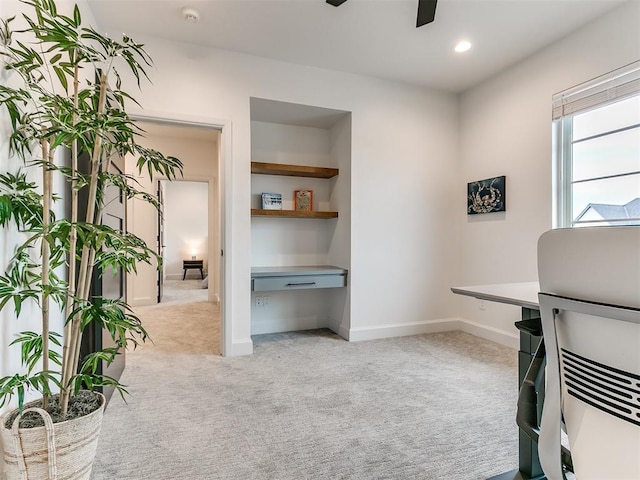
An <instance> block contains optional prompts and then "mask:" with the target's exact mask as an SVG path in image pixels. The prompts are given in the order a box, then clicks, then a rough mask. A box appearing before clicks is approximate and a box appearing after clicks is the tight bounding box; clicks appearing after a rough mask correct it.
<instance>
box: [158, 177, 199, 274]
mask: <svg viewBox="0 0 640 480" xmlns="http://www.w3.org/2000/svg"><path fill="white" fill-rule="evenodd" d="M208 203H209V185H208V183H206V182H189V181H184V180H178V181H172V182H166V183H165V197H164V219H165V224H164V240H165V245H166V248H165V254H164V260H165V270H164V275H165V278H166V279H174V280H175V279H178V280H180V279H182V274H183V270H182V261H183V260H188V259H190V258H191V256H192V253H194V252H195V256H196V259H198V260H204V262H203V263H204V273H205V275H206V274H207V267H208V259H209V221H208V217H209V214H208V211H209V209H208ZM194 274H197V275H198V276H199V275H200V272H198V271H197V270H190V271H188V272H187V275H189V278H195V277H194Z"/></svg>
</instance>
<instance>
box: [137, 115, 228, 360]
mask: <svg viewBox="0 0 640 480" xmlns="http://www.w3.org/2000/svg"><path fill="white" fill-rule="evenodd" d="M137 120H138V122H137V124H138V125H139V126H140V127H141V128H142V129H143V130H144V131H145V135H144V138H143V139H141V140H139V143H141V144H142V145H144V146H146V147H150V148H154V149H156V150H159V151H161V152H162V153H163V154H165V155H170V156H175V157H177V158H179V159H180V160H181V161H182V163H183V165H184V171H183V176H182V177H178V178H177V179H172V181H171V182H169V181H168V179H166V178H160V179H154V180H153V181H152V180H151V179H142V180H141V185H142V186H143V187H144V188H146V189H148V191H149V192H150V193H153V194H154V195H158V193H160V196H163V197H164V202H165V204H166V203H167V186H168V185H171V186H169V187H168V188H169V189H170V190H171V189H172V188H173V185H174V182H175V184H176V185H179V184H184V185H182V187H185V186H187V187H188V186H189V185H191V186H198V185H199V186H200V187H201V188H199V189H198V190H200V191H202V190H204V191H205V192H206V193H205V200H198V201H192V200H188V201H182V202H181V205H180V208H183V209H185V211H186V210H188V211H189V212H193V213H195V214H196V215H199V218H200V220H199V221H198V220H193V221H194V222H196V221H197V222H198V223H200V224H205V225H206V227H205V232H206V233H202V232H200V233H199V234H198V237H199V238H198V239H196V238H193V239H191V240H189V243H188V244H186V243H184V242H183V244H179V245H173V246H172V245H170V244H169V243H167V238H166V233H167V232H166V230H165V231H164V232H163V230H162V229H161V228H160V227H161V224H160V222H159V221H158V216H157V215H156V214H155V212H154V213H152V214H151V213H149V212H144V211H137V210H139V208H138V209H136V208H135V207H136V205H134V206H133V207H134V208H132V210H133V215H132V216H131V217H132V222H131V224H130V226H132V231H133V232H134V233H136V234H138V233H140V232H139V230H140V229H144V228H147V231H144V232H142V233H143V235H139V236H141V237H142V238H143V239H144V240H145V241H146V242H147V244H148V245H149V246H155V245H158V248H159V252H158V253H160V254H161V256H162V257H167V254H166V252H163V251H162V248H163V247H162V245H168V246H169V248H170V249H171V248H173V249H174V253H175V250H177V251H178V253H177V255H178V256H179V257H180V258H177V257H176V256H175V255H172V256H171V258H172V260H171V261H169V262H167V263H166V264H165V266H164V267H163V269H164V272H161V275H160V276H159V275H158V272H157V269H156V268H155V266H151V268H150V272H142V271H139V272H138V275H137V276H136V277H135V278H132V279H130V280H131V281H130V283H131V287H129V286H128V293H129V294H130V298H131V299H132V302H130V303H131V304H132V305H133V306H134V307H137V306H150V305H157V304H158V300H159V299H158V297H159V294H160V293H161V292H160V289H161V288H162V285H163V283H162V282H160V283H159V282H158V281H159V280H164V279H166V278H167V274H169V275H170V276H169V278H171V279H173V277H175V276H176V275H178V272H180V276H181V275H182V273H183V269H182V267H183V265H182V260H189V259H191V258H192V257H193V256H195V257H197V258H202V261H203V266H206V268H207V269H208V277H207V283H208V287H209V288H208V289H206V292H208V295H207V299H208V300H209V301H210V302H218V303H219V308H220V327H219V330H222V331H221V332H220V343H221V345H220V348H219V349H218V350H219V351H220V352H221V353H222V354H223V355H224V353H225V351H226V349H225V344H226V342H225V336H224V335H223V334H222V333H223V332H224V331H225V330H227V331H229V330H230V329H225V326H224V323H225V315H224V305H223V294H222V290H223V288H224V284H223V282H222V278H223V277H224V259H223V258H222V251H223V241H222V238H223V235H222V233H223V211H224V209H223V206H222V197H223V196H222V184H223V180H222V179H223V176H222V171H223V168H222V163H223V159H224V154H223V152H224V149H223V148H221V143H222V141H223V139H224V124H213V123H211V124H202V123H190V122H183V121H180V122H178V121H170V120H166V119H162V118H159V117H157V118H150V117H144V118H141V117H138V118H137ZM134 166H135V165H134ZM135 174H136V175H139V174H138V172H137V169H135ZM158 180H159V181H158ZM158 186H163V188H162V189H160V191H158ZM196 189H197V188H196ZM187 190H189V189H188V188H187ZM192 190H193V189H192ZM169 195H171V193H169ZM168 201H169V202H171V199H169V200H168ZM137 207H140V206H139V205H138V206H137ZM165 208H166V206H165ZM203 215H204V217H205V218H204V221H202V218H203V217H202V216H203ZM141 217H142V219H141ZM151 219H153V222H152V223H153V225H152V226H151V225H149V224H150V223H151ZM136 220H137V221H136ZM165 221H166V219H165ZM151 227H152V228H151ZM163 233H164V234H165V238H162V234H163ZM146 273H150V275H147V274H146ZM195 273H196V271H195V270H190V271H189V273H188V277H189V278H192V277H193V278H195V277H194V275H195ZM198 275H199V272H198ZM143 277H144V278H143ZM199 280H202V279H199Z"/></svg>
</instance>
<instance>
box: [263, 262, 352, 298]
mask: <svg viewBox="0 0 640 480" xmlns="http://www.w3.org/2000/svg"><path fill="white" fill-rule="evenodd" d="M346 285H347V270H345V269H344V268H340V267H334V266H332V265H313V266H296V267H253V268H252V269H251V291H252V292H268V291H277V290H299V289H309V288H338V287H345V286H346Z"/></svg>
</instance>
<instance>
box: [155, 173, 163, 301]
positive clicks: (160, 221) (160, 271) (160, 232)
mask: <svg viewBox="0 0 640 480" xmlns="http://www.w3.org/2000/svg"><path fill="white" fill-rule="evenodd" d="M157 190H158V191H157V195H158V205H159V208H158V236H157V242H158V247H157V251H158V257H159V258H160V260H161V261H162V267H161V268H158V303H160V302H162V290H163V286H164V247H165V245H164V194H163V191H162V182H161V181H160V180H158V182H157Z"/></svg>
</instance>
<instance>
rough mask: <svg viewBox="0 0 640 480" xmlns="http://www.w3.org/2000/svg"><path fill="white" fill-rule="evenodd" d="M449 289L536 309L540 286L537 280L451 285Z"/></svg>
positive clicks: (482, 298) (471, 295)
mask: <svg viewBox="0 0 640 480" xmlns="http://www.w3.org/2000/svg"><path fill="white" fill-rule="evenodd" d="M451 291H452V292H453V293H457V294H458V295H467V296H469V297H474V298H478V299H480V300H487V301H489V302H499V303H508V304H509V305H517V306H519V307H526V308H533V309H536V310H537V309H538V308H539V304H538V292H539V291H540V286H539V284H538V282H524V283H498V284H494V285H475V286H469V287H451Z"/></svg>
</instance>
